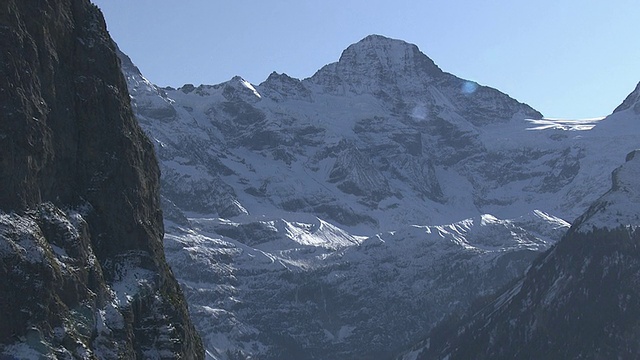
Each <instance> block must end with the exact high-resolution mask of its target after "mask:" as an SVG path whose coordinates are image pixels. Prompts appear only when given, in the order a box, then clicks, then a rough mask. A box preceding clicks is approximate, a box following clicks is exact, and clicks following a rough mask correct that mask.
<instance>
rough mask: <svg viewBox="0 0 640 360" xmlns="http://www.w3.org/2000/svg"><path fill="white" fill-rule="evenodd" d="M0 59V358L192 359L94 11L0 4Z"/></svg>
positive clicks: (85, 6)
mask: <svg viewBox="0 0 640 360" xmlns="http://www.w3.org/2000/svg"><path fill="white" fill-rule="evenodd" d="M0 59H1V61H0V73H1V74H2V75H1V76H0V94H1V97H0V120H1V121H0V182H1V183H2V186H1V187H0V264H1V265H0V357H1V358H3V359H42V358H61V359H71V358H82V359H122V358H127V359H131V358H146V359H148V358H156V359H159V358H189V359H198V358H203V356H204V351H203V347H202V342H201V340H200V338H199V336H198V334H197V333H196V331H195V329H194V327H193V325H192V323H191V321H190V319H189V316H188V309H187V305H186V303H185V300H184V296H183V293H182V291H181V289H180V287H179V285H178V283H177V282H176V280H175V278H174V276H173V274H172V272H171V270H170V269H169V266H168V265H167V263H166V261H165V257H164V249H163V244H162V236H163V221H162V212H161V209H160V199H159V176H160V173H159V168H158V165H157V161H156V157H155V156H154V152H153V146H152V144H151V142H150V141H149V140H148V138H147V137H146V136H145V135H144V133H143V132H142V130H141V129H140V127H139V126H138V125H137V123H136V120H135V118H134V116H133V113H132V111H131V106H130V101H129V95H128V92H127V84H126V82H125V80H124V77H123V76H122V73H121V71H120V70H121V69H120V67H119V61H118V58H117V55H116V51H115V46H114V44H113V42H112V40H111V38H110V37H109V35H108V33H107V31H106V26H105V23H104V19H103V18H102V15H101V13H100V11H99V10H98V9H97V7H95V6H94V5H92V4H91V3H90V2H89V1H87V0H69V1H62V2H60V1H53V0H42V1H19V0H8V1H3V2H2V5H0Z"/></svg>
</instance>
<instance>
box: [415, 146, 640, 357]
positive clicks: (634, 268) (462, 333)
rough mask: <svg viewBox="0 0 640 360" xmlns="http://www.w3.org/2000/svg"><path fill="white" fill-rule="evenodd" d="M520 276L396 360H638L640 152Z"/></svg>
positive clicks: (614, 174) (638, 151)
mask: <svg viewBox="0 0 640 360" xmlns="http://www.w3.org/2000/svg"><path fill="white" fill-rule="evenodd" d="M626 159H627V162H626V163H625V164H624V165H622V166H621V167H619V168H618V169H616V170H615V171H614V172H613V176H612V177H613V181H612V182H613V184H612V187H611V190H609V191H608V192H607V193H606V194H604V195H603V196H602V197H601V198H599V199H598V200H597V201H596V202H595V203H594V204H593V205H592V206H591V207H589V209H588V210H587V211H586V212H585V213H584V214H583V215H582V216H581V217H579V218H578V219H577V220H576V221H575V222H574V223H573V225H572V226H571V229H570V230H569V231H568V232H567V234H566V235H565V236H564V237H563V239H562V240H561V241H560V242H558V243H557V244H556V245H555V246H554V247H553V248H552V249H551V250H550V251H548V252H547V253H545V254H544V255H543V256H540V257H539V258H538V259H536V261H535V262H534V263H533V266H532V267H531V269H530V270H529V271H528V272H527V275H526V277H524V278H523V279H521V280H519V281H517V282H516V283H515V284H513V286H511V287H510V288H508V289H507V290H506V291H505V292H503V293H502V294H500V295H499V296H497V297H496V298H495V300H493V301H492V302H490V303H488V304H487V305H486V306H484V307H483V308H482V309H481V310H479V311H478V312H477V313H475V314H473V315H472V316H470V317H469V318H467V319H466V320H465V321H463V322H461V323H460V324H457V325H450V326H449V327H448V328H447V327H442V328H441V329H440V330H438V331H434V333H433V334H432V336H431V337H430V338H429V339H428V340H426V341H424V342H422V343H421V345H420V346H418V347H416V349H414V350H413V351H412V352H409V353H407V354H406V355H405V356H404V357H403V358H404V359H469V358H476V359H514V358H519V359H552V358H553V359H560V358H562V359H614V358H617V359H635V358H638V356H640V345H639V344H638V337H639V336H640V332H639V330H638V329H640V323H639V320H638V319H640V292H639V291H638V279H639V278H640V251H639V250H638V242H639V241H640V232H639V231H638V227H639V226H640V217H639V215H638V208H639V207H640V150H635V151H633V152H631V153H629V154H628V155H627V157H626Z"/></svg>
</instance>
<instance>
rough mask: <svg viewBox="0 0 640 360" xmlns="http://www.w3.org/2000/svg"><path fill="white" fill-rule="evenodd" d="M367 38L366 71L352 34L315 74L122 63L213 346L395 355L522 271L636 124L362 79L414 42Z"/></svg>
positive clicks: (187, 284) (490, 94)
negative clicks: (166, 82) (162, 77)
mask: <svg viewBox="0 0 640 360" xmlns="http://www.w3.org/2000/svg"><path fill="white" fill-rule="evenodd" d="M371 42H373V43H374V45H375V46H373V45H371V44H369V45H371V51H370V54H371V55H370V58H371V59H372V60H371V65H372V66H371V67H370V68H367V67H366V61H369V60H366V61H365V60H363V61H365V63H363V62H362V61H360V60H359V58H358V56H356V55H355V54H351V53H352V52H353V51H352V50H354V48H353V47H352V48H351V50H350V51H348V52H347V54H346V55H345V56H344V59H342V60H344V61H343V63H340V60H339V61H338V62H337V63H334V64H329V65H327V66H326V67H324V68H323V69H321V70H319V75H318V77H317V78H316V79H315V80H314V78H313V77H311V78H307V79H303V80H298V79H293V78H291V77H289V76H287V75H284V74H277V73H272V74H271V75H270V76H269V78H268V79H267V80H265V81H264V82H263V83H261V84H259V85H253V84H250V83H249V82H247V81H245V80H244V79H242V78H241V77H234V78H233V79H231V80H229V81H227V82H224V83H221V84H217V85H200V86H197V87H196V86H193V85H185V86H183V87H181V88H178V89H173V88H163V89H159V88H157V87H155V86H154V85H153V84H151V83H150V82H149V81H147V80H146V79H144V78H143V77H142V75H141V74H139V73H125V76H126V78H127V81H128V84H129V91H130V93H131V96H132V101H133V104H134V110H135V111H136V114H137V116H138V119H139V121H140V123H141V126H142V127H143V128H144V129H145V131H147V133H148V134H149V135H150V137H151V138H152V139H153V141H154V143H155V145H156V149H157V151H158V156H159V158H160V163H161V168H162V173H163V178H162V187H163V197H164V199H165V209H166V213H167V214H170V217H169V220H168V225H167V241H166V243H165V248H166V250H167V254H168V255H167V256H168V258H169V259H170V262H171V263H172V266H174V268H175V269H176V274H177V275H178V277H179V279H180V282H181V285H182V286H183V288H184V289H185V293H186V294H187V298H188V299H189V302H190V304H191V305H192V314H193V316H194V318H195V319H197V320H196V322H197V323H198V325H197V326H198V327H199V329H200V330H201V331H202V333H203V334H205V335H204V336H205V342H206V343H207V349H208V351H209V352H210V355H211V356H212V357H213V358H216V359H218V358H219V359H232V358H248V357H251V356H258V357H263V358H283V357H294V358H304V356H309V357H311V356H315V357H322V356H325V357H327V356H329V357H339V358H363V357H365V358H366V357H371V356H374V355H378V356H381V354H386V355H388V356H392V355H393V354H394V353H395V351H396V350H398V351H400V350H401V349H403V348H404V347H405V346H406V344H407V343H412V342H414V341H416V340H417V339H416V336H417V335H416V334H419V333H426V332H427V331H428V329H429V328H430V327H431V326H433V325H434V324H435V323H436V322H437V321H439V320H440V319H441V318H442V316H443V314H444V313H447V312H450V311H462V309H463V308H465V307H467V306H469V305H470V301H471V299H472V298H473V297H475V296H478V295H481V296H488V295H489V294H490V293H491V292H493V291H494V290H495V288H494V287H500V286H501V285H502V284H505V283H508V282H509V281H511V280H512V279H514V278H517V277H519V276H520V275H521V274H522V272H523V271H524V269H525V268H526V267H527V266H528V265H529V264H530V261H531V260H532V259H533V257H535V255H536V254H538V253H539V252H542V251H544V250H545V249H546V248H548V247H549V246H550V245H551V244H552V243H554V242H555V241H556V240H558V239H559V238H560V237H561V235H562V233H564V230H566V227H567V226H568V222H567V221H566V220H569V221H573V219H575V218H576V217H577V216H579V215H580V214H581V213H582V212H584V211H585V210H586V209H587V208H588V207H589V206H590V205H591V203H593V202H594V201H595V200H596V199H597V197H598V194H601V193H603V192H604V191H606V189H607V188H608V187H609V186H610V182H611V180H610V178H609V176H608V174H609V173H610V171H611V170H613V168H615V166H616V165H617V164H618V163H619V162H620V161H621V160H622V159H623V158H624V154H626V153H628V149H629V147H630V146H631V147H633V146H635V144H636V139H637V134H638V133H640V129H638V126H634V122H633V115H632V114H631V112H630V111H629V110H624V111H619V112H618V113H616V114H614V116H615V117H614V118H611V117H610V118H607V119H604V120H602V119H595V120H589V121H570V120H554V119H545V118H542V116H541V115H540V114H539V113H538V112H537V111H535V110H533V109H531V108H530V107H529V106H526V105H523V104H521V103H519V102H518V101H516V100H514V99H511V98H510V97H508V96H507V95H505V94H502V93H501V92H499V91H497V90H493V89H490V88H487V87H482V86H479V85H477V84H475V83H473V82H469V81H466V80H463V79H458V78H456V77H455V76H453V75H451V74H447V73H444V72H442V71H440V70H436V69H434V68H433V67H431V68H430V69H432V70H433V71H431V72H430V73H429V74H427V75H425V76H423V77H422V78H420V77H416V76H410V75H415V74H414V73H412V72H411V71H414V70H415V69H413V70H412V69H411V67H409V70H408V71H409V75H407V74H404V73H402V71H404V67H403V66H398V68H399V69H400V70H398V71H399V73H398V74H399V75H398V77H397V78H395V77H386V78H385V77H384V76H375V72H376V71H378V70H377V69H382V68H383V66H386V65H388V64H387V63H385V62H384V61H383V62H382V63H381V62H380V57H379V56H378V54H379V49H378V50H376V49H377V47H382V48H384V46H382V45H381V44H379V43H380V42H383V43H385V44H387V45H388V44H389V43H391V44H392V46H391V47H393V46H398V47H399V48H400V49H401V51H396V52H395V53H396V54H400V56H395V59H396V60H398V59H399V60H398V61H400V62H402V60H403V59H404V54H406V52H405V50H407V49H408V50H407V51H409V53H410V54H415V53H414V52H415V47H414V46H411V45H409V44H407V43H405V42H402V41H398V40H393V39H385V38H379V37H376V36H374V37H371V38H369V39H368V40H366V41H364V42H363V43H359V44H355V45H354V47H355V49H357V48H358V47H361V46H364V45H366V44H365V43H371ZM375 43H378V44H375ZM365 50H366V49H365ZM363 51H364V50H363ZM364 53H366V51H364ZM383 55H384V52H383ZM415 56H416V57H420V58H422V59H423V60H424V58H427V57H426V55H424V54H415ZM353 58H357V59H356V60H357V61H356V60H354V61H355V64H356V66H354V69H348V68H346V65H345V64H344V62H345V61H347V60H349V59H353ZM366 58H367V56H362V59H366ZM392 58H393V56H392ZM427 59H428V58H427ZM358 61H360V63H358ZM363 64H364V65H363ZM341 67H344V68H345V69H343V70H344V71H343V70H341V69H340V68H341ZM368 71H373V73H374V76H369V75H370V73H368ZM414 72H415V71H414ZM362 74H364V75H362ZM314 76H315V75H314ZM400 77H403V78H402V79H400ZM409 78H410V81H409V80H407V79H409ZM318 79H319V80H318ZM349 79H352V80H353V81H347V80H349ZM403 79H404V80H403ZM316 80H318V81H316ZM320 80H321V81H320ZM620 124H630V126H627V127H625V128H624V132H625V134H624V135H620V129H619V125H620ZM603 169H604V170H603ZM521 217H522V218H521ZM505 219H510V220H505ZM517 219H521V220H517ZM563 219H564V220H563ZM434 224H438V225H434ZM487 229H492V230H487ZM408 248H410V249H411V251H407V250H406V249H408ZM438 269H440V270H441V271H438ZM420 274H422V276H421V275H420ZM424 274H428V276H426V277H425V275H424ZM205 279H215V281H214V280H206V281H205ZM398 294H400V295H398ZM257 298H260V299H269V300H268V301H267V302H269V304H270V305H269V306H265V304H264V303H257V302H256V301H255V299H257ZM271 301H273V302H272V303H271ZM345 304H347V305H345ZM416 304H419V306H420V308H421V309H422V308H424V309H428V310H427V311H421V310H419V309H417V308H414V307H415V306H416ZM452 304H453V305H452ZM349 306H351V308H349ZM454 308H455V309H454ZM407 318H411V319H412V320H411V321H410V322H409V323H406V322H404V323H403V322H402V321H399V320H400V319H407ZM212 319H213V320H212ZM214 320H215V321H214ZM233 329H238V330H237V331H235V330H233ZM371 339H375V341H372V340H371ZM362 344H369V346H367V347H364V346H362ZM303 349H314V350H313V353H312V354H309V353H308V352H307V353H305V352H304V350H303Z"/></svg>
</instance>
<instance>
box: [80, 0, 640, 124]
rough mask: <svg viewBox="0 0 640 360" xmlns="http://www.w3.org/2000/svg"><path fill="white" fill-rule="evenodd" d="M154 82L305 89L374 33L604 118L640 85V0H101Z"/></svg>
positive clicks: (555, 110)
mask: <svg viewBox="0 0 640 360" xmlns="http://www.w3.org/2000/svg"><path fill="white" fill-rule="evenodd" d="M93 2H94V3H96V4H97V5H98V6H99V7H100V8H101V9H102V10H103V12H104V14H105V18H106V21H107V26H108V28H109V31H110V32H111V35H112V37H113V38H114V39H115V41H116V42H117V43H118V44H119V45H120V47H121V49H122V50H123V51H124V52H125V53H127V54H128V55H129V56H130V57H131V58H132V60H133V61H134V63H136V65H138V67H139V68H140V69H141V70H142V72H143V73H144V74H145V76H146V77H147V78H148V79H149V80H150V81H152V82H154V83H156V84H158V85H162V86H166V85H170V86H174V87H175V86H180V85H182V84H185V83H193V84H195V85H198V84H217V83H220V82H223V81H226V80H229V79H230V78H232V77H233V76H234V75H240V76H242V77H243V78H245V79H246V80H248V81H249V82H251V83H254V84H259V83H260V82H262V81H264V80H265V79H266V78H267V76H268V75H269V73H271V72H272V71H277V72H284V73H287V74H288V75H290V76H293V77H296V78H306V77H309V76H311V75H313V73H314V72H315V71H317V70H318V69H319V68H320V67H322V66H323V65H325V64H328V63H331V62H334V61H337V60H338V58H339V57H340V54H341V52H342V50H344V49H345V48H346V47H347V46H349V45H350V44H352V43H354V42H357V41H359V40H360V39H362V38H363V37H365V36H366V35H369V34H380V35H385V36H388V37H392V38H397V39H402V40H405V41H407V42H410V43H413V44H416V45H418V47H419V48H420V50H422V52H424V53H425V54H427V55H428V56H429V57H430V58H431V59H433V60H434V61H435V62H436V64H438V65H439V66H440V68H442V69H443V70H444V71H447V72H450V73H453V74H455V75H457V76H459V77H462V78H465V79H469V80H473V81H477V82H478V83H480V84H483V85H487V86H491V87H495V88H497V89H499V90H501V91H503V92H506V93H507V94H509V95H511V96H512V97H514V98H516V99H518V100H519V101H522V102H525V103H527V104H529V105H531V106H533V107H534V108H536V109H537V110H539V111H540V112H542V113H543V114H544V115H545V116H547V117H563V118H585V117H597V116H604V115H607V114H609V113H611V111H612V110H613V109H614V108H615V107H616V106H617V105H618V104H620V103H621V102H622V100H623V99H624V98H625V97H626V96H627V95H628V94H629V93H630V92H631V91H632V90H633V89H634V87H635V85H636V84H637V83H638V82H640V27H638V24H640V20H638V19H640V1H637V0H609V1H595V0H538V1H525V0H485V1H477V0H448V1H444V0H439V1H433V0H421V1H420V0H415V1H409V0H395V1H389V0H387V1H379V0H368V1H365V0H342V1H338V0H323V1H304V0H263V1H257V0H233V1H221V0H188V1H175V0H135V1H131V0H93Z"/></svg>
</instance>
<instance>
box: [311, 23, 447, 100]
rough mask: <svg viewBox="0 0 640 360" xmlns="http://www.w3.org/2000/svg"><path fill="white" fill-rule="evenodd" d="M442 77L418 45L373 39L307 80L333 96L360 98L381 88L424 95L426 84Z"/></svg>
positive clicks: (377, 36)
mask: <svg viewBox="0 0 640 360" xmlns="http://www.w3.org/2000/svg"><path fill="white" fill-rule="evenodd" d="M443 74H444V73H443V72H442V70H440V68H438V66H437V65H436V64H435V63H434V62H433V61H432V60H431V59H429V58H428V57H427V56H426V55H425V54H423V53H421V52H420V50H419V49H418V47H417V46H416V45H413V44H409V43H407V42H404V41H402V40H395V39H390V38H386V37H384V36H380V35H370V36H367V37H366V38H364V39H362V40H361V41H359V42H357V43H355V44H353V45H351V46H349V47H348V48H347V49H346V50H344V51H343V52H342V55H341V56H340V60H339V61H338V62H336V63H332V64H329V65H326V66H324V67H323V68H322V69H320V70H319V71H318V72H317V73H316V74H315V75H313V76H312V77H311V78H310V79H308V80H309V81H310V82H312V83H314V84H319V85H322V86H324V87H325V89H327V90H330V91H331V92H336V90H338V91H339V92H344V91H346V92H354V93H357V94H361V93H367V92H375V91H376V90H378V89H379V88H380V87H386V88H390V89H389V90H391V91H393V90H394V89H392V88H399V89H398V90H408V89H410V90H414V91H415V90H418V89H421V90H422V91H424V83H425V81H426V80H429V79H432V78H433V77H437V76H440V75H443ZM340 90H342V91H340ZM389 90H388V91H389ZM396 92H397V90H396Z"/></svg>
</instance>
